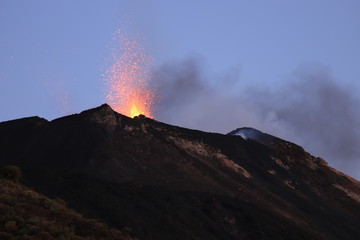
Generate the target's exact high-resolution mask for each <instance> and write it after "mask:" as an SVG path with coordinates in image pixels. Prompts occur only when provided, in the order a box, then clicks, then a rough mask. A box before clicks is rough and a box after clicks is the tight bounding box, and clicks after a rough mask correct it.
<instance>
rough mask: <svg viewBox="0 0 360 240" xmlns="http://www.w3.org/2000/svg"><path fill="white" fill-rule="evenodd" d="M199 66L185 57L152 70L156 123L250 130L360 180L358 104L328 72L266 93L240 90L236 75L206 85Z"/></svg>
mask: <svg viewBox="0 0 360 240" xmlns="http://www.w3.org/2000/svg"><path fill="white" fill-rule="evenodd" d="M203 66H204V64H203V62H202V60H201V59H199V58H188V59H185V60H183V61H174V62H171V63H167V64H164V65H163V66H161V67H159V68H158V69H155V70H154V78H155V79H156V81H157V85H158V93H159V95H160V102H159V104H158V105H157V107H156V111H155V118H157V119H159V120H161V121H165V122H168V123H171V124H176V125H180V126H184V127H189V128H194V129H200V130H204V131H210V132H221V133H227V132H229V131H231V130H233V129H236V128H238V127H244V126H247V127H254V128H257V129H259V130H261V131H264V132H268V133H270V134H273V135H276V136H279V137H281V138H284V139H286V140H289V141H293V142H295V143H297V144H299V145H302V146H303V147H304V148H305V149H306V150H307V151H309V152H310V153H311V154H313V155H316V156H320V157H323V158H324V159H325V160H327V161H328V162H329V164H330V165H331V166H333V167H335V168H337V169H339V170H341V171H344V172H345V173H347V174H349V175H351V176H354V177H356V178H358V179H359V178H360V164H359V161H360V150H359V149H360V148H359V146H360V133H359V130H358V126H359V123H360V114H359V113H360V112H359V110H358V109H360V101H359V99H358V98H357V91H356V90H355V89H354V88H351V87H349V86H344V85H342V84H339V83H338V82H337V81H336V80H335V79H333V77H332V76H331V73H330V70H329V69H327V68H325V67H321V66H314V67H313V68H312V69H301V70H298V71H296V72H294V73H293V74H292V75H291V77H289V79H287V81H284V83H283V84H282V85H280V86H279V87H277V88H275V87H270V88H265V87H264V86H251V85H250V86H249V85H247V86H243V87H241V84H242V81H241V79H240V78H239V76H238V74H236V73H228V74H224V75H222V76H217V77H216V79H215V80H214V79H213V80H214V81H210V82H209V81H208V80H209V79H208V78H207V76H206V75H205V70H204V67H203ZM239 86H240V87H239Z"/></svg>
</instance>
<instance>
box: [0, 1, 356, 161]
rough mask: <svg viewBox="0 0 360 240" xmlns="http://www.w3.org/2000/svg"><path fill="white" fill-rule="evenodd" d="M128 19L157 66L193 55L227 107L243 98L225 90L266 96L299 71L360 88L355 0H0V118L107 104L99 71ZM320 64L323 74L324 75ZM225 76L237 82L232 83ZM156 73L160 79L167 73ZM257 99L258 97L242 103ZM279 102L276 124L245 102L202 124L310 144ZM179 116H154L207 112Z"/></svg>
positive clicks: (50, 115)
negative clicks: (246, 128) (255, 131)
mask: <svg viewBox="0 0 360 240" xmlns="http://www.w3.org/2000/svg"><path fill="white" fill-rule="evenodd" d="M124 25H126V26H127V27H129V28H130V29H131V31H134V32H138V33H140V34H141V36H142V39H143V41H144V47H145V48H146V50H147V51H148V53H149V54H151V55H152V57H153V59H154V68H155V69H157V68H161V67H162V66H164V65H166V64H170V65H171V64H173V65H177V64H182V63H183V61H187V60H186V59H190V61H194V65H195V67H194V68H195V69H197V68H199V69H198V70H195V71H199V74H200V75H201V81H202V83H201V84H203V85H206V87H205V88H211V89H212V90H211V91H212V92H214V91H215V92H216V93H214V94H213V96H214V97H213V99H214V98H219V101H216V102H215V103H214V105H218V107H219V108H221V110H223V109H224V108H223V107H222V106H221V104H227V105H228V106H227V107H229V105H231V109H232V111H233V112H236V111H237V110H236V109H237V107H238V106H239V105H237V104H239V103H238V101H237V102H236V101H235V100H234V101H233V100H231V99H227V98H226V97H227V96H228V95H229V94H231V95H233V96H234V99H237V98H236V97H238V96H237V95H244V94H246V93H249V91H248V89H254V88H255V89H257V88H258V89H259V90H256V91H257V94H259V95H261V96H264V95H266V94H263V91H269V92H271V93H272V94H276V93H277V92H279V91H280V90H279V89H284V86H285V89H289V87H288V85H289V84H291V82H292V81H293V79H294V78H296V76H305V75H306V76H308V77H307V78H309V76H310V75H311V74H313V75H311V76H325V75H326V76H327V77H325V78H324V79H331V81H333V82H334V84H336V86H340V87H341V89H343V88H344V89H348V90H346V91H352V92H351V94H353V95H351V96H352V97H356V96H357V92H356V91H357V90H354V89H357V88H358V87H359V83H358V76H360V27H359V25H360V2H359V1H357V0H348V1H340V0H317V1H314V0H301V1H300V0H299V1H288V0H271V1H270V0H269V1H260V0H254V1H242V0H231V1H230V0H225V1H214V0H206V1H205V0H198V1H190V0H183V1H175V0H132V1H130V0H128V1H125V0H117V1H111V0H104V1H97V0H93V1H85V0H78V1H70V0H63V1H52V0H33V1H27V0H22V1H20V0H1V1H0V32H1V37H0V121H5V120H10V119H14V118H20V117H25V116H33V115H39V116H42V117H44V118H47V119H50V120H51V119H54V118H57V117H60V116H62V115H65V114H69V113H76V112H80V111H82V110H84V109H87V108H90V107H95V106H98V105H100V104H102V103H103V102H105V98H104V97H105V94H104V84H103V82H102V81H101V75H102V74H103V73H104V72H105V69H106V67H107V66H108V65H109V61H108V60H106V59H107V58H108V57H109V55H110V52H109V46H110V45H111V44H112V42H111V39H112V37H113V34H114V32H115V30H116V29H118V28H121V27H122V26H124ZM191 59H192V60H191ZM194 59H195V60H194ZM162 69H163V68H162ZM167 69H168V68H167ZM304 69H307V70H304ZM309 69H310V70H309ZM314 69H315V70H314ZM319 69H320V70H319ZM323 69H326V70H323ZM166 71H168V70H166ZM314 71H315V72H316V73H314ZM322 71H325V72H326V73H325V74H322V75H321V74H320V75H319V74H318V72H322ZM304 72H306V73H304ZM310 73H311V74H310ZM227 76H228V77H227ZM228 78H230V79H232V81H233V82H235V83H233V84H229V85H228V84H227V83H226V79H228ZM300 78H301V77H300ZM320 78H321V77H320ZM154 81H155V82H156V81H158V84H162V83H163V81H164V80H157V79H156V78H154ZM169 81H170V80H169ZM304 81H305V80H304ZM324 81H327V80H324ZM329 81H330V80H329ZM204 82H205V83H204ZM214 89H216V90H214ZM291 89H292V90H294V88H291ZM349 89H350V90H349ZM260 90H261V91H260ZM184 91H185V90H184ZM186 91H187V90H186ZM193 91H195V90H193ZM256 91H255V92H256ZM295 91H296V89H295ZM344 91H345V90H344ZM250 92H251V93H253V94H254V93H255V92H254V91H253V90H252V91H250ZM260 92H262V93H260ZM280 92H281V91H280ZM346 93H347V92H346ZM194 94H196V95H199V96H203V95H202V94H197V92H194ZM315 94H316V93H315ZM278 95H281V94H280V93H279V94H278ZM305 95H306V94H305ZM340 95H341V94H340ZM340 95H339V96H340ZM346 95H347V94H344V95H341V96H346ZM303 97H304V96H303ZM221 99H222V100H221ZM224 99H225V100H224ZM272 99H273V98H272ZM237 100H238V99H237ZM255 100H256V99H255ZM276 101H277V102H279V101H280V102H281V101H286V99H281V100H278V99H277V100H276ZM349 101H350V100H349ZM351 101H352V100H351ZM64 102H66V104H64ZM194 102H195V103H198V105H199V106H200V108H198V109H197V110H196V111H197V112H192V113H191V115H196V116H197V115H204V116H205V115H206V114H202V113H203V112H202V111H203V110H202V108H204V113H205V109H206V107H204V106H203V104H202V103H201V101H200V100H199V99H194V100H193V102H192V106H194V105H196V104H194ZM235 102H236V103H237V104H235ZM253 102H256V101H254V98H252V100H251V101H249V100H247V101H246V104H247V105H248V106H250V105H252V104H255V103H253ZM160 105H161V104H160ZM243 105H245V104H243ZM184 106H185V105H184ZM257 106H258V105H257ZM261 106H265V105H264V104H262V105H261ZM173 107H174V108H175V107H177V106H173ZM280 108H281V109H280ZM280 108H277V109H276V111H275V110H274V111H272V112H270V113H269V114H267V115H266V117H264V119H269V118H270V119H272V118H274V117H272V115H271V114H275V118H276V124H275V125H276V126H275V127H274V125H271V126H270V125H269V124H268V123H265V122H264V121H265V120H264V121H262V120H261V118H259V114H254V115H256V117H249V115H248V114H244V109H243V110H242V111H239V113H238V114H237V115H236V118H235V116H234V113H229V112H226V111H225V112H224V111H222V112H221V114H222V116H223V118H232V119H235V120H236V121H235V120H234V121H233V122H231V123H230V122H226V123H223V122H221V121H220V120H219V121H220V122H214V123H213V125H209V126H208V127H204V129H203V130H207V131H219V132H226V131H230V130H232V129H233V128H235V127H241V126H243V125H247V126H249V125H250V126H253V127H257V128H260V129H261V130H265V131H268V132H270V133H275V134H276V133H278V135H280V136H282V137H287V138H290V140H294V141H297V142H299V143H301V144H305V143H306V142H308V141H309V139H306V136H303V137H302V138H301V139H299V138H296V137H294V136H295V135H296V133H293V134H292V135H291V134H288V133H287V132H288V131H287V129H285V130H284V129H279V127H277V126H280V125H281V124H280V123H282V121H285V123H286V124H287V126H288V127H289V128H290V127H291V126H294V124H295V123H291V124H290V123H289V121H290V120H288V119H290V118H286V117H281V116H282V115H281V113H283V112H284V111H282V112H281V111H280V110H283V109H284V107H283V106H282V107H280ZM160 109H161V108H160ZM179 109H181V111H180V112H182V113H183V114H185V115H186V114H188V113H187V112H186V111H187V109H189V111H190V107H183V108H180V107H179ZM225 109H229V108H225ZM248 109H251V107H248V108H247V110H248ZM261 109H262V108H260V107H257V110H256V111H259V112H260V111H261ZM279 109H280V110H279ZM312 109H315V110H314V111H316V108H312ZM213 110H214V111H216V107H215V108H214V109H213ZM191 111H195V110H193V109H192V110H191ZM163 112H164V111H163ZM178 112H179V111H178ZM250 115H251V114H250ZM173 116H174V117H173V118H171V117H169V114H168V115H166V114H164V113H163V114H162V113H161V112H160V113H158V115H155V118H158V119H160V120H163V121H168V122H170V123H174V124H178V125H184V126H187V127H193V128H201V127H202V126H203V125H202V122H203V119H202V118H201V117H199V119H193V120H192V119H191V118H187V119H184V120H183V121H182V120H181V119H182V118H181V117H178V116H177V115H176V114H174V115H173ZM269 116H270V117H269ZM266 121H268V120H266ZM286 121H287V122H286ZM339 122H341V121H339ZM342 122H346V121H345V120H344V119H343V121H342ZM355 122H356V123H357V119H356V121H355ZM286 124H285V125H286ZM220 125H221V126H224V125H226V127H218V126H220ZM280 128H281V127H280ZM340 128H341V126H339V129H340ZM298 135H299V134H297V136H298ZM307 136H310V135H307ZM314 151H315V152H316V149H315V150H314ZM319 154H320V155H321V154H322V155H326V154H324V153H322V152H319Z"/></svg>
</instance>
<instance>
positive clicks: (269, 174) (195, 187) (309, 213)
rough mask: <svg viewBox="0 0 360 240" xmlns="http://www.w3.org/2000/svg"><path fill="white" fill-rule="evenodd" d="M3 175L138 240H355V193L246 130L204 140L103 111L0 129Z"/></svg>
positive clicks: (282, 145) (358, 208) (359, 216)
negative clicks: (9, 172) (14, 170)
mask: <svg viewBox="0 0 360 240" xmlns="http://www.w3.org/2000/svg"><path fill="white" fill-rule="evenodd" d="M5 165H15V166H17V167H19V168H20V169H21V170H22V173H23V176H22V179H21V180H20V181H21V182H22V183H23V184H25V185H26V186H27V187H29V188H31V189H33V190H34V191H37V192H38V193H39V194H43V195H45V196H46V197H48V198H53V199H62V200H63V201H65V202H66V205H67V207H69V208H71V209H74V210H75V211H77V212H78V213H80V214H81V215H82V216H84V217H86V218H91V219H96V220H97V221H99V222H102V223H104V224H106V225H107V226H109V227H111V228H113V229H118V230H121V229H127V232H131V235H132V237H134V238H137V239H140V240H152V239H154V240H155V239H156V240H165V239H166V240H168V239H172V240H176V239H179V240H187V239H188V240H194V239H204V240H205V239H206V240H212V239H213V240H215V239H217V240H218V239H224V240H233V239H234V240H235V239H276V240H279V239H284V240H285V239H286V240H289V239H341V240H346V239H354V240H358V239H360V183H359V182H358V181H356V180H355V179H352V178H351V177H349V176H347V175H345V174H343V173H341V172H339V171H337V170H335V169H333V168H331V167H330V166H328V165H327V163H326V162H325V161H324V160H323V159H321V158H317V157H314V156H311V155H310V154H309V153H307V152H306V151H304V149H303V148H302V147H300V146H298V145H295V144H293V143H291V142H287V141H285V140H282V139H279V138H276V137H274V136H271V135H269V134H265V133H261V132H260V131H257V130H255V129H237V130H236V131H234V132H233V133H232V134H228V135H223V134H217V133H207V132H202V131H196V130H190V129H186V128H181V127H176V126H171V125H168V124H165V123H161V122H158V121H155V120H153V119H149V118H146V117H145V116H142V115H140V116H138V117H135V118H128V117H126V116H124V115H121V114H119V113H116V112H115V111H113V110H112V109H111V108H110V106H108V105H106V104H104V105H102V106H100V107H97V108H94V109H90V110H86V111H84V112H81V113H80V114H74V115H70V116H66V117H62V118H59V119H55V120H53V121H47V120H45V119H43V118H39V117H29V118H23V119H17V120H12V121H7V122H1V123H0V166H5ZM51 216H52V215H51V214H50V215H49V217H51ZM49 221H50V220H49ZM54 239H56V238H55V237H54Z"/></svg>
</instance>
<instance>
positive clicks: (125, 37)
mask: <svg viewBox="0 0 360 240" xmlns="http://www.w3.org/2000/svg"><path fill="white" fill-rule="evenodd" d="M113 40H114V41H115V44H116V46H118V48H114V49H113V50H112V62H113V64H112V65H111V67H110V68H109V69H108V70H107V71H106V73H105V82H106V85H107V95H106V99H107V101H108V103H109V104H110V105H111V107H112V108H113V109H114V110H115V111H117V112H119V113H122V114H124V115H127V116H129V117H135V116H138V115H140V114H143V115H146V116H147V117H153V116H152V115H153V114H152V106H153V103H154V98H155V95H154V91H153V90H152V89H153V88H152V86H151V80H152V77H151V73H150V67H151V63H152V61H151V57H150V56H148V55H147V54H145V51H144V48H143V47H142V46H141V44H140V43H139V41H138V40H137V39H136V37H134V36H132V35H131V36H130V34H126V33H124V32H122V31H120V30H118V31H116V33H115V37H114V38H113Z"/></svg>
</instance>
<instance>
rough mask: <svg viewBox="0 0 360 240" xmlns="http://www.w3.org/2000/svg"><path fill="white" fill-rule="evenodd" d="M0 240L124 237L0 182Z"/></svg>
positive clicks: (22, 188)
mask: <svg viewBox="0 0 360 240" xmlns="http://www.w3.org/2000/svg"><path fill="white" fill-rule="evenodd" d="M0 239H2V240H7V239H9V240H11V239H24V240H32V239H34V240H35V239H47V240H51V239H76V240H82V239H83V240H86V239H89V240H90V239H91V240H95V239H107V240H111V239H114V240H115V239H116V240H131V239H132V238H130V237H129V236H127V234H124V233H122V232H120V231H118V230H114V229H109V228H108V227H107V226H105V225H104V224H101V223H99V222H97V221H95V220H87V219H84V218H83V217H82V216H81V215H80V214H78V213H77V212H75V211H73V210H70V209H67V208H66V207H65V206H64V203H63V201H62V200H60V199H56V200H52V199H49V198H47V197H45V196H43V195H41V194H38V193H37V192H35V191H33V190H30V189H28V188H27V187H25V186H23V185H21V184H19V183H16V182H12V181H8V180H5V179H0Z"/></svg>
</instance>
